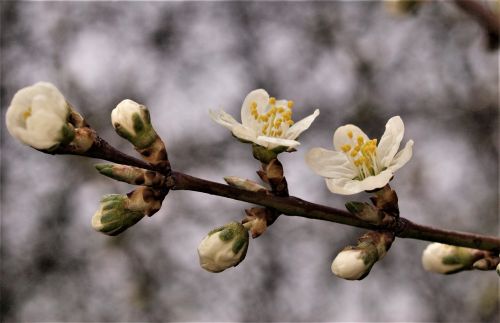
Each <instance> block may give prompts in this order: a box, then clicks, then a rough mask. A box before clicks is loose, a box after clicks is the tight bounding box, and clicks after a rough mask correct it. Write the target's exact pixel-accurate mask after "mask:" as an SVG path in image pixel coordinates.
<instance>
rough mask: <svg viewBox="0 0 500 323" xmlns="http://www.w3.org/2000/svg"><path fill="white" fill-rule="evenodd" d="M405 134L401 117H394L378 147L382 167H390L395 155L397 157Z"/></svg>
mask: <svg viewBox="0 0 500 323" xmlns="http://www.w3.org/2000/svg"><path fill="white" fill-rule="evenodd" d="M404 133H405V126H404V124H403V120H401V118H400V117H399V116H396V117H392V118H390V119H389V121H387V124H386V125H385V132H384V134H383V135H382V138H380V143H379V144H378V146H377V156H378V159H379V161H380V165H381V166H382V167H388V166H389V165H390V164H391V161H392V159H393V158H394V155H396V152H397V151H398V149H399V145H400V143H401V140H402V139H403V135H404Z"/></svg>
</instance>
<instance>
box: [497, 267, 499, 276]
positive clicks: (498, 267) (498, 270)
mask: <svg viewBox="0 0 500 323" xmlns="http://www.w3.org/2000/svg"><path fill="white" fill-rule="evenodd" d="M497 274H498V276H500V264H498V265H497Z"/></svg>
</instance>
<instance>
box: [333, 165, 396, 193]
mask: <svg viewBox="0 0 500 323" xmlns="http://www.w3.org/2000/svg"><path fill="white" fill-rule="evenodd" d="M392 174H393V173H392V172H391V171H390V170H389V169H386V170H384V171H383V172H381V173H380V174H378V175H376V176H368V177H367V178H365V179H364V180H362V181H358V180H354V179H348V178H338V179H327V181H326V185H327V186H328V189H329V190H330V191H332V192H333V193H337V194H343V195H350V194H356V193H359V192H362V191H371V190H374V189H377V188H382V187H384V186H385V184H387V183H389V181H390V180H391V178H392Z"/></svg>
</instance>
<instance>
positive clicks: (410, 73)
mask: <svg viewBox="0 0 500 323" xmlns="http://www.w3.org/2000/svg"><path fill="white" fill-rule="evenodd" d="M1 10H2V12H1V19H2V26H1V27H2V29H1V41H2V43H1V46H2V47H1V61H0V63H1V88H0V90H1V108H2V122H1V124H2V146H1V147H2V149H1V153H2V166H1V171H2V173H1V176H2V177H1V188H2V193H1V194H2V195H1V211H2V217H1V316H2V318H3V320H4V321H110V322H117V321H181V322H185V321H207V322H213V321H448V322H470V321H490V322H493V321H496V320H498V318H499V297H498V292H499V290H498V287H499V279H498V276H497V275H496V274H495V273H494V272H463V273H459V274H456V275H451V276H440V275H437V274H432V273H427V272H425V271H424V270H423V269H422V267H421V263H420V257H421V253H422V250H423V249H424V248H425V246H426V245H427V243H426V242H423V241H416V240H406V239H398V240H397V241H396V242H395V244H394V245H393V247H392V249H391V250H390V252H389V254H388V255H387V256H386V258H384V259H383V261H381V262H380V263H378V264H377V265H376V266H375V267H374V269H373V270H372V272H371V273H370V275H369V276H368V277H367V278H365V279H364V280H363V281H359V282H358V281H356V282H350V281H344V280H342V279H339V278H337V277H335V276H334V275H333V274H332V273H331V271H330V264H331V261H332V259H333V258H334V256H335V255H336V253H337V252H338V251H339V250H340V249H342V248H343V247H344V246H346V245H347V244H352V243H354V242H355V241H356V239H357V237H358V236H359V235H361V234H362V233H363V230H360V229H356V228H351V227H348V226H344V225H340V224H334V223H325V222H321V221H315V220H306V219H302V218H297V217H290V218H288V217H286V216H282V217H281V218H280V219H279V220H278V221H277V222H276V223H275V224H274V225H273V226H272V227H271V228H270V229H269V230H268V231H267V232H266V233H265V234H264V235H263V236H261V237H260V238H258V239H255V240H252V241H251V243H250V247H249V252H248V254H247V257H246V259H245V261H244V262H242V263H241V264H240V265H239V266H238V267H236V268H233V269H230V270H227V271H225V272H223V273H220V274H211V273H208V272H205V271H204V270H202V269H201V268H200V267H199V265H198V256H197V252H196V248H197V245H198V243H199V242H200V241H201V239H202V238H203V236H204V235H205V234H206V233H207V232H208V231H209V230H210V229H212V228H213V227H215V226H218V225H221V224H224V223H226V222H228V221H231V220H239V219H241V218H242V215H243V208H244V207H248V206H249V205H248V204H245V203H241V202H238V201H233V200H226V199H223V198H219V197H213V196H208V195H204V194H201V193H193V192H179V191H176V192H171V193H170V194H169V195H168V196H167V198H166V200H165V202H164V206H163V208H162V209H161V210H160V211H159V212H158V213H157V214H156V215H154V216H153V217H152V218H147V219H144V220H142V221H141V222H140V223H138V224H137V225H136V226H134V227H133V228H131V229H129V230H128V231H126V232H125V233H124V234H122V235H120V236H119V237H108V236H104V235H102V234H100V233H98V232H95V231H94V230H93V229H92V228H91V226H90V219H91V216H92V214H93V213H94V212H95V211H96V209H97V207H98V202H99V199H100V197H101V196H102V195H103V194H108V193H126V192H128V191H130V190H132V187H131V186H129V185H127V184H123V183H118V182H114V181H112V180H110V179H108V178H105V177H103V176H100V175H98V173H97V171H95V169H94V168H93V164H94V163H97V162H99V161H97V160H90V159H84V158H78V157H72V156H51V155H45V154H42V153H38V152H36V151H35V150H33V149H30V148H29V147H25V146H22V145H21V144H19V143H18V142H16V141H15V140H14V139H13V138H11V137H10V136H9V135H8V133H7V131H6V129H5V127H4V124H5V121H4V120H3V117H4V116H5V110H6V108H7V107H8V105H9V103H10V100H11V98H12V96H13V95H14V93H15V92H16V91H17V90H18V89H19V88H21V87H24V86H27V85H31V84H33V83H35V82H37V81H50V82H52V83H54V84H56V85H57V86H58V87H59V88H60V90H61V91H62V92H63V93H64V95H65V96H66V98H67V99H68V100H69V101H70V102H71V103H72V104H73V105H74V106H75V107H76V108H77V109H78V110H79V111H80V112H81V113H82V114H83V115H84V116H85V117H86V118H87V120H88V122H89V123H90V124H91V125H92V126H93V127H94V128H95V129H97V130H98V132H99V133H100V135H101V136H102V137H103V138H105V139H106V140H108V141H109V142H110V143H111V144H113V145H114V146H116V147H118V148H120V149H122V150H123V151H125V152H128V153H130V154H135V152H134V151H133V149H132V147H131V146H130V145H129V144H128V143H127V142H125V141H124V140H122V139H121V138H119V137H118V136H117V135H116V134H115V133H114V132H113V130H112V127H111V124H110V120H109V114H110V112H111V110H112V109H113V108H114V106H115V105H116V104H117V103H118V102H119V101H121V100H122V99H125V98H129V99H133V100H135V101H138V102H141V103H144V104H146V105H147V106H148V107H149V109H150V111H151V115H152V118H153V123H154V125H155V126H156V129H157V131H158V133H159V134H160V135H161V136H162V137H163V139H164V140H165V141H166V143H167V146H168V152H169V156H170V160H171V162H172V165H173V167H174V169H176V170H179V171H183V172H186V173H188V174H192V175H196V176H200V177H203V178H206V179H210V180H214V181H219V182H220V181H222V177H223V176H228V175H238V176H241V177H247V178H250V179H256V178H257V177H256V174H255V171H256V170H257V168H258V167H259V163H258V162H257V161H256V160H254V159H253V158H252V156H251V149H250V146H248V145H243V144H240V143H239V142H237V141H236V140H234V139H233V138H232V137H231V135H230V133H229V132H228V131H227V130H226V129H225V128H222V127H220V126H219V125H217V124H215V123H214V122H212V121H211V120H210V119H209V117H208V110H209V109H218V108H223V109H225V110H226V111H227V112H229V113H231V114H232V115H234V116H235V117H236V118H237V119H238V120H239V113H240V107H241V103H242V101H243V98H244V97H245V95H246V94H247V93H248V92H250V91H251V90H253V89H256V88H260V87H263V88H265V89H267V90H268V91H269V92H270V93H271V95H273V96H276V97H278V98H284V99H291V100H294V101H295V103H296V109H295V114H294V119H295V120H298V119H300V118H302V117H304V116H306V115H308V114H310V113H312V111H313V109H314V108H319V109H320V110H321V115H320V116H319V117H318V119H317V121H316V122H315V123H314V124H313V126H312V127H311V129H310V130H309V131H307V132H305V133H304V134H303V135H302V137H301V143H302V145H301V146H300V147H299V150H298V151H297V152H296V153H293V154H283V155H282V158H281V160H282V162H283V164H284V167H285V173H286V176H287V179H288V183H289V188H290V192H291V194H292V195H295V196H298V197H301V198H303V199H306V200H309V201H313V202H317V203H322V204H326V205H330V206H334V207H338V208H342V206H343V204H344V203H345V202H346V201H348V200H366V199H367V198H368V195H367V194H365V193H362V194H359V195H356V196H350V197H349V196H347V197H345V196H336V195H333V194H331V193H330V192H329V191H328V190H327V189H326V187H325V185H324V181H323V180H322V179H321V178H320V177H317V176H315V175H314V174H313V173H312V171H310V170H309V169H308V168H307V167H306V165H305V162H304V155H305V153H306V152H307V150H308V149H310V148H312V147H317V146H321V147H324V148H329V149H331V145H332V135H333V132H334V130H335V129H336V128H337V127H338V126H340V125H342V124H345V123H354V124H357V125H359V126H361V127H362V128H363V129H365V131H366V132H367V133H368V134H369V135H370V137H380V135H381V134H382V132H383V130H384V125H385V122H386V121H387V120H388V119H389V118H390V117H391V116H394V115H400V116H401V117H402V118H403V120H404V122H405V126H406V133H405V138H404V142H406V141H407V140H408V139H413V140H414V141H415V147H414V157H413V159H412V160H411V161H410V162H409V163H408V164H407V166H405V167H404V168H402V169H401V170H400V171H399V172H398V173H397V175H396V177H395V179H394V180H393V182H392V186H393V187H394V188H395V189H396V190H397V192H398V195H399V198H400V209H401V212H402V215H403V216H404V217H407V218H409V219H411V220H412V221H415V222H419V223H422V224H427V225H433V226H438V227H442V228H448V229H455V230H463V231H470V232H478V233H484V234H489V235H498V230H499V226H498V202H499V201H498V199H499V197H498V178H499V177H498V148H499V146H498V108H499V106H498V105H499V104H498V95H499V91H498V81H499V80H498V71H499V65H498V52H497V51H493V52H491V51H487V50H486V49H485V46H484V45H485V44H484V37H483V36H484V35H483V33H482V30H481V29H480V27H479V26H478V25H477V23H476V22H475V21H473V20H471V19H470V18H469V17H468V16H467V15H465V14H463V13H462V12H461V11H459V10H458V9H457V8H456V7H455V6H454V5H453V3H451V2H439V3H438V2H430V3H428V4H427V5H425V6H424V7H422V9H421V10H420V11H419V12H418V13H416V14H413V15H406V16H404V15H401V16H397V15H393V14H390V13H389V12H388V11H387V9H386V8H385V7H384V5H383V4H382V3H380V2H293V3H292V2H272V3H269V2H258V3H257V2H204V3H202V2H140V3H139V2H2V4H1Z"/></svg>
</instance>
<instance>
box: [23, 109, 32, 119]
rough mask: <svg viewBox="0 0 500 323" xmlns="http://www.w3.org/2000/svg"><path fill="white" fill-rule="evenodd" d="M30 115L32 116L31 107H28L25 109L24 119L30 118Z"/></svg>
mask: <svg viewBox="0 0 500 323" xmlns="http://www.w3.org/2000/svg"><path fill="white" fill-rule="evenodd" d="M29 117H31V107H29V108H28V110H26V111H24V112H23V119H24V120H25V121H26V119H28V118H29Z"/></svg>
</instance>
